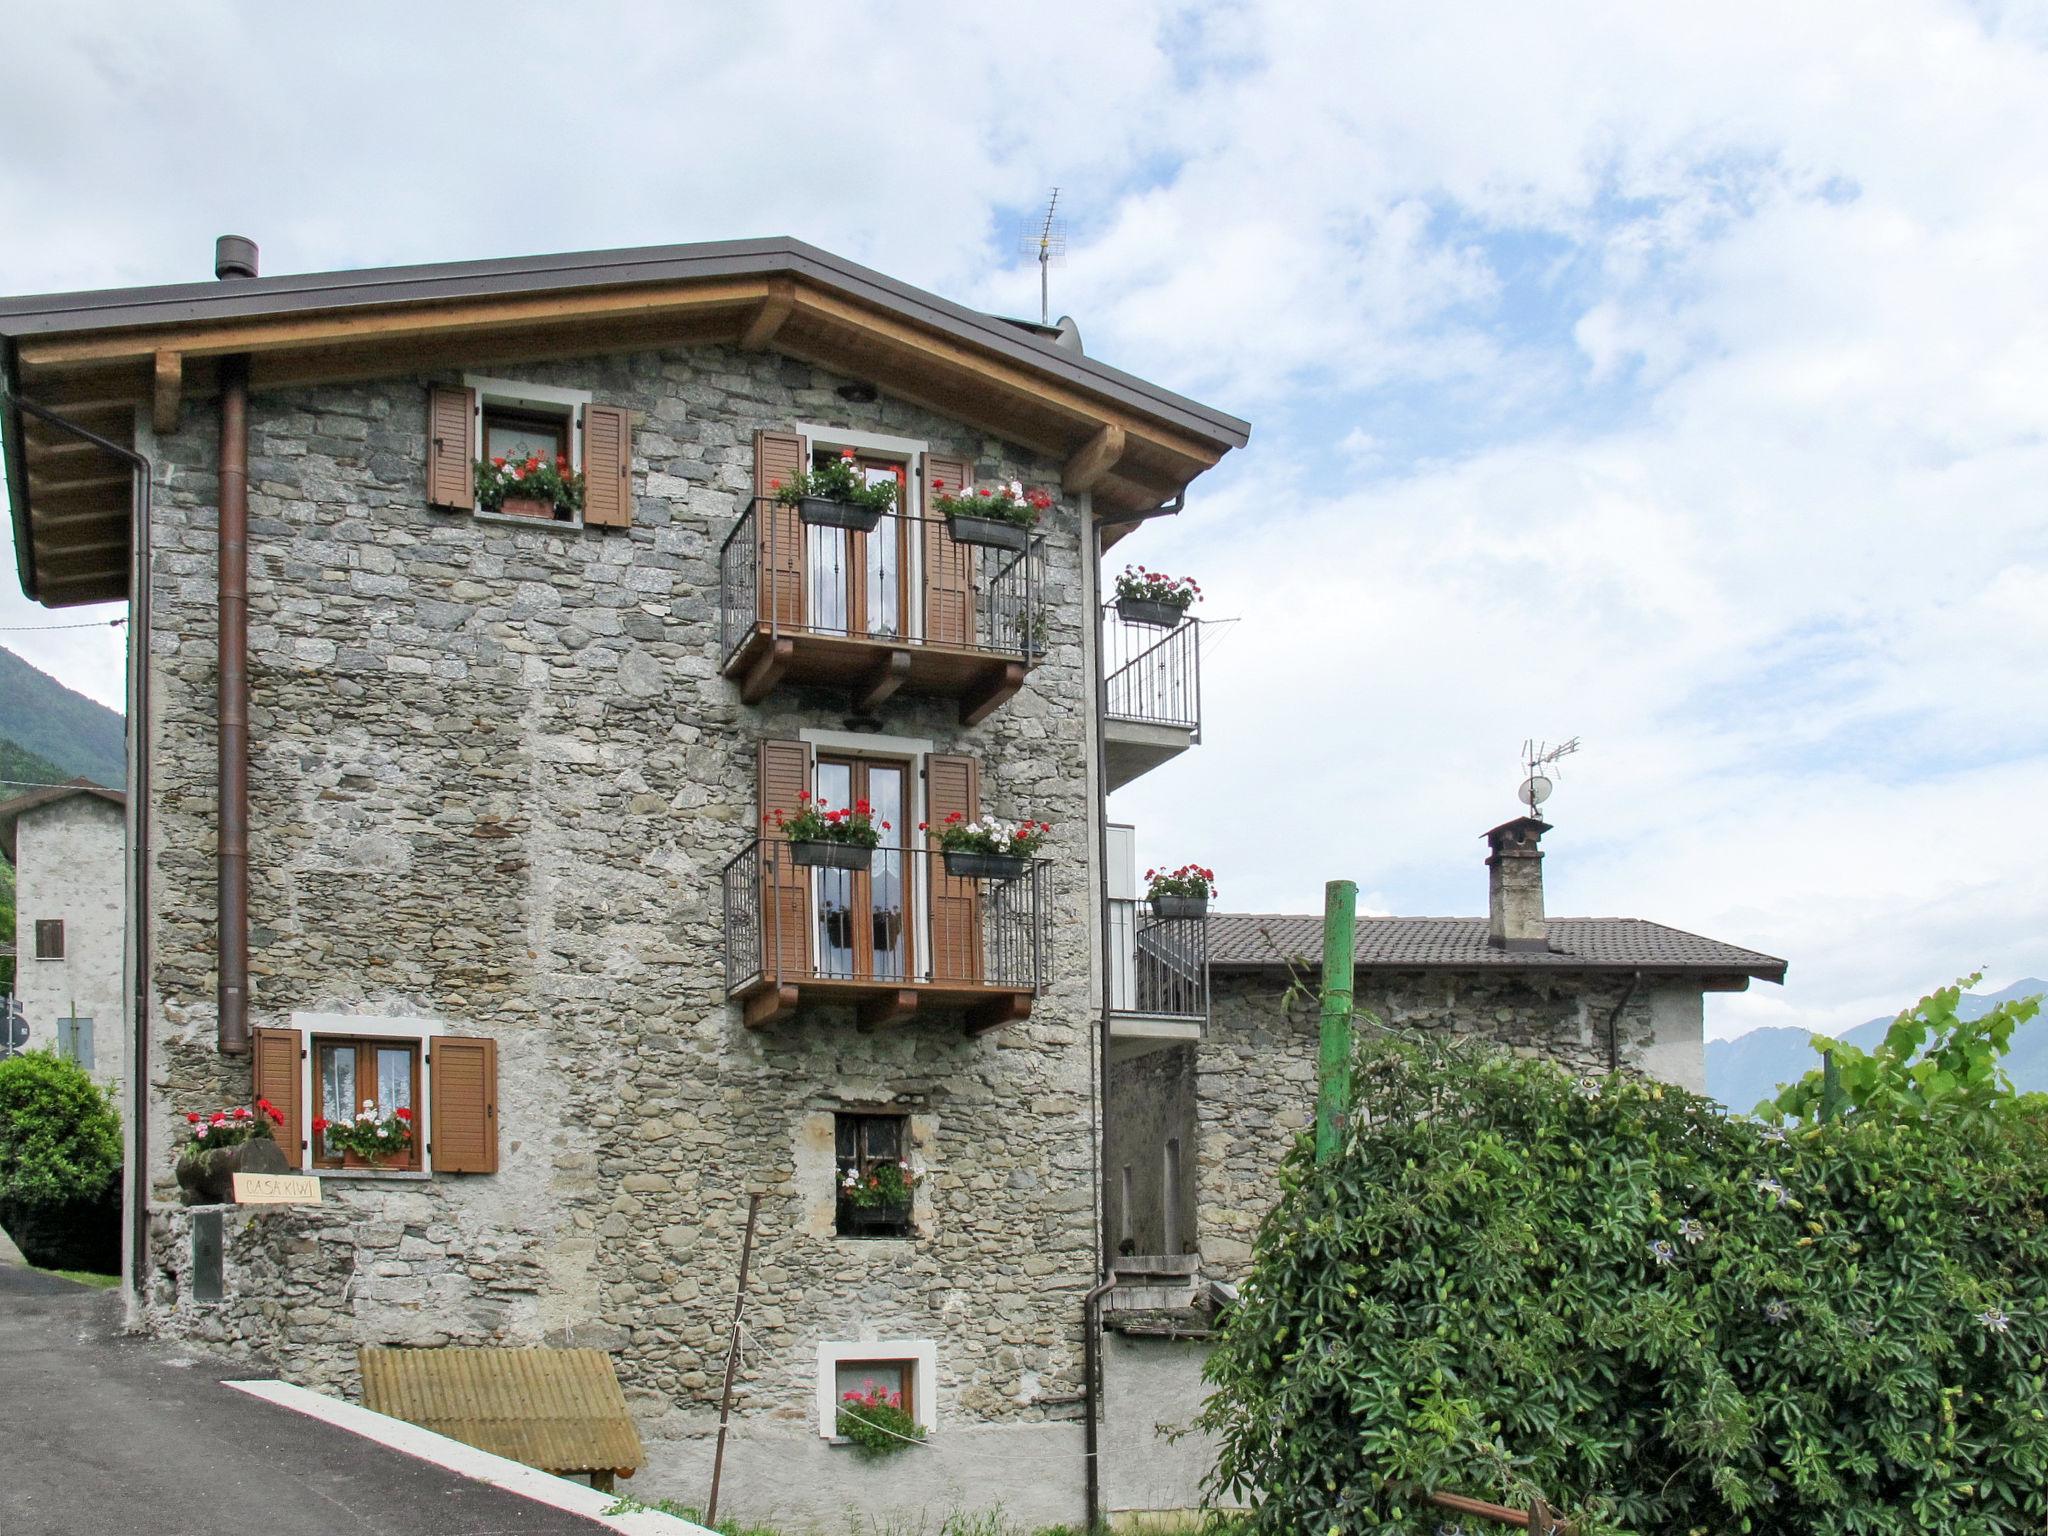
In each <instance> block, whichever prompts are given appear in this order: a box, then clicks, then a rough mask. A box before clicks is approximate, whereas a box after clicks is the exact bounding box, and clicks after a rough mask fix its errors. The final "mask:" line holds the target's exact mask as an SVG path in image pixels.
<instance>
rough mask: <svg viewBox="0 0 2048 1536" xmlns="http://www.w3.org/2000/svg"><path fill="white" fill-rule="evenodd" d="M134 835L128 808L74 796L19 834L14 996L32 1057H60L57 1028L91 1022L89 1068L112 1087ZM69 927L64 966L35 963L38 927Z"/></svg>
mask: <svg viewBox="0 0 2048 1536" xmlns="http://www.w3.org/2000/svg"><path fill="white" fill-rule="evenodd" d="M125 838H126V833H125V830H124V825H123V815H122V810H121V807H120V806H118V805H116V804H114V803H113V802H112V801H110V800H103V799H101V798H100V797H99V796H98V795H70V796H67V797H66V798H64V799H62V800H53V801H51V802H50V803H49V804H47V805H42V806H38V807H36V808H35V809H34V810H32V811H29V812H28V813H26V814H25V815H23V816H22V817H21V819H20V820H19V821H18V822H17V823H16V824H15V831H14V854H15V866H14V877H15V932H14V934H13V935H12V937H13V940H14V953H15V956H16V960H15V964H14V975H15V983H14V985H15V993H16V995H17V997H18V998H19V999H20V1001H21V1008H22V1012H23V1013H24V1014H26V1015H27V1017H28V1046H27V1048H28V1049H29V1050H32V1051H41V1050H58V1049H59V1048H60V1046H64V1045H69V1044H70V1043H71V1042H73V1041H76V1040H78V1039H79V1032H78V1031H77V1030H74V1031H73V1032H72V1034H71V1036H70V1039H69V1040H64V1039H60V1035H61V1034H62V1031H60V1028H59V1021H60V1020H64V1019H81V1020H90V1021H91V1023H90V1026H89V1028H90V1031H91V1038H92V1051H91V1059H90V1060H86V1059H84V1058H83V1056H81V1059H80V1065H82V1066H83V1067H84V1068H85V1069H86V1070H87V1071H88V1072H90V1073H91V1074H92V1075H93V1076H94V1077H96V1078H98V1079H99V1080H100V1081H101V1082H105V1083H118V1082H119V1081H120V1080H121V1071H122V1047H123V1035H124V1029H123V1021H124V1019H125V1018H126V1016H127V1010H126V1005H125V1002H124V997H125V989H124V985H123V965H124V955H125V946H126V938H127V932H126V924H127V918H126V903H125V901H124V900H123V893H124V892H125V891H126V889H127V883H126V881H127V867H126V862H125V860H126V855H125V853H124V852H123V849H124V848H125V847H126V842H125ZM40 918H57V919H60V920H61V921H62V922H63V924H64V954H63V957H62V958H61V959H55V960H39V959H37V958H36V922H37V920H38V919H40Z"/></svg>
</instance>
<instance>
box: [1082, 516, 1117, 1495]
mask: <svg viewBox="0 0 2048 1536" xmlns="http://www.w3.org/2000/svg"><path fill="white" fill-rule="evenodd" d="M1090 510H1091V513H1092V510H1093V509H1092V507H1091V509H1090ZM1102 526H1103V525H1102V524H1101V523H1099V522H1095V521H1093V519H1092V517H1091V522H1090V526H1089V530H1088V571H1087V584H1088V609H1087V611H1088V612H1091V613H1093V614H1094V615H1095V669H1094V670H1095V678H1094V686H1095V846H1096V849H1097V850H1098V853H1097V859H1096V881H1095V903H1096V909H1097V918H1098V923H1099V930H1100V931H1099V932H1098V934H1097V939H1098V941H1099V943H1100V946H1101V948H1100V957H1101V958H1100V962H1099V966H1098V970H1099V974H1100V977H1101V982H1102V1017H1101V1018H1100V1019H1099V1020H1098V1021H1097V1026H1096V1032H1095V1092H1094V1093H1093V1094H1092V1095H1091V1100H1092V1103H1093V1105H1094V1108H1095V1113H1094V1120H1095V1124H1094V1126H1093V1127H1091V1132H1092V1134H1091V1137H1090V1141H1091V1144H1090V1147H1089V1156H1090V1159H1091V1161H1092V1163H1093V1168H1094V1173H1095V1276H1096V1282H1097V1283H1096V1285H1095V1286H1094V1288H1093V1289H1091V1290H1090V1291H1089V1292H1088V1294H1087V1296H1086V1297H1085V1298H1083V1300H1082V1304H1081V1329H1082V1332H1081V1346H1082V1354H1081V1369H1082V1374H1083V1375H1085V1376H1086V1377H1087V1388H1088V1419H1087V1425H1086V1437H1085V1446H1084V1454H1085V1456H1086V1458H1087V1464H1088V1468H1087V1470H1088V1478H1087V1482H1088V1525H1087V1529H1088V1530H1089V1531H1091V1532H1092V1531H1099V1530H1101V1529H1102V1458H1101V1454H1100V1451H1101V1443H1100V1442H1101V1430H1100V1421H1101V1410H1102V1327H1101V1317H1100V1315H1099V1313H1098V1311H1097V1308H1098V1307H1099V1306H1100V1304H1101V1301H1102V1298H1103V1297H1104V1296H1105V1295H1106V1294H1108V1292H1109V1288H1110V1284H1111V1278H1110V1274H1109V1158H1108V1156H1107V1148H1106V1146H1105V1136H1106V1127H1107V1121H1108V1106H1109V1047H1110V1020H1111V1003H1112V1001H1113V999H1112V995H1111V987H1110V945H1111V943H1112V942H1113V939H1112V933H1111V925H1110V918H1109V789H1108V785H1109V738H1108V734H1107V732H1106V731H1105V729H1104V721H1105V719H1106V717H1107V716H1108V714H1109V676H1108V662H1107V654H1108V653H1107V651H1106V650H1105V648H1104V644H1103V638H1104V637H1103V629H1104V626H1105V624H1106V623H1107V620H1106V619H1105V618H1104V617H1103V608H1102V551H1101V549H1100V547H1099V541H1100V538H1101V532H1100V530H1101V528H1102Z"/></svg>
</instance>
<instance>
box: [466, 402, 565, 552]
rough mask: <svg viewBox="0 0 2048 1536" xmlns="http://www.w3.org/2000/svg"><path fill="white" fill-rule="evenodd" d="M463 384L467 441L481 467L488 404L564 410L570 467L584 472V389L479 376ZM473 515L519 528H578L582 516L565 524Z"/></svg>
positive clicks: (495, 514)
mask: <svg viewBox="0 0 2048 1536" xmlns="http://www.w3.org/2000/svg"><path fill="white" fill-rule="evenodd" d="M462 382H463V383H464V384H465V385H466V386H467V387H468V389H469V391H470V429H469V436H470V441H471V442H473V443H475V444H476V462H477V463H479V464H481V463H483V461H484V455H485V453H486V452H487V449H486V446H485V443H484V407H485V406H487V405H503V406H510V407H512V408H513V409H514V410H522V411H555V410H563V409H566V411H567V412H568V416H569V468H570V469H571V470H573V471H576V472H577V473H581V472H582V469H583V410H584V407H585V406H587V405H589V404H590V399H591V396H590V391H589V390H587V389H564V388H562V387H561V386H560V385H558V384H531V383H528V382H527V381H526V380H524V379H496V378H487V377H485V376H484V375H482V374H475V373H465V374H464V375H463V376H462ZM475 515H476V516H478V517H484V518H489V519H490V520H491V521H492V522H494V523H511V524H514V525H515V526H518V527H522V528H545V527H554V528H581V527H582V526H583V514H582V513H581V512H578V513H577V514H576V515H575V516H574V517H572V518H570V519H569V520H568V521H567V522H562V521H559V520H558V521H555V522H553V523H543V522H541V521H540V520H539V519H538V518H532V517H508V516H507V515H506V514H505V513H503V512H487V511H485V510H484V509H483V508H482V507H478V508H477V509H476V512H475Z"/></svg>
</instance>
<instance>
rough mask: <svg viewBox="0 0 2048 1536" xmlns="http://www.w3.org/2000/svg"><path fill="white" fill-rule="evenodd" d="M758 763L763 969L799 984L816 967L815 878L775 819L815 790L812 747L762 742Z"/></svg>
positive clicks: (793, 743) (769, 973)
mask: <svg viewBox="0 0 2048 1536" xmlns="http://www.w3.org/2000/svg"><path fill="white" fill-rule="evenodd" d="M759 761H760V776H759V783H760V793H759V795H758V796H757V802H758V804H759V805H760V808H761V821H762V826H761V970H762V972H763V974H764V975H766V976H768V977H770V978H771V979H777V978H780V979H787V980H789V981H795V980H797V979H798V978H799V977H802V976H807V975H808V974H810V969H811V876H810V871H809V870H804V869H798V868H797V867H796V864H795V863H794V862H793V861H792V860H791V858H790V856H789V843H788V841H787V840H786V839H784V838H782V837H779V836H778V835H777V834H776V832H775V827H774V816H775V813H776V812H777V811H780V812H782V813H783V814H784V815H785V816H787V815H789V814H791V813H792V812H793V811H795V810H796V808H797V806H798V804H799V802H798V800H797V796H798V795H799V794H802V793H804V792H806V791H808V790H809V789H810V787H811V749H810V748H809V747H808V746H807V745H805V744H804V743H803V742H801V741H763V742H762V743H761V746H760V759H759Z"/></svg>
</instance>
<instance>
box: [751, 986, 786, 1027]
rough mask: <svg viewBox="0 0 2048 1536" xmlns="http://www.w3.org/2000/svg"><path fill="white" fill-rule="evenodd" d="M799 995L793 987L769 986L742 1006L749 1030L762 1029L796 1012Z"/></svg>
mask: <svg viewBox="0 0 2048 1536" xmlns="http://www.w3.org/2000/svg"><path fill="white" fill-rule="evenodd" d="M796 1003H797V993H796V988H795V987H791V986H780V987H776V986H768V987H763V988H762V989H761V990H760V991H758V992H756V993H754V994H753V995H752V996H751V997H749V998H748V999H747V1000H746V1002H745V1003H744V1004H742V1005H741V1008H742V1013H743V1016H744V1018H745V1020H746V1025H747V1028H749V1029H760V1028H761V1027H762V1026H764V1025H767V1024H772V1023H774V1022H775V1021H776V1020H777V1019H783V1018H787V1017H789V1015H790V1014H792V1013H795V1012H796Z"/></svg>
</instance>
